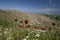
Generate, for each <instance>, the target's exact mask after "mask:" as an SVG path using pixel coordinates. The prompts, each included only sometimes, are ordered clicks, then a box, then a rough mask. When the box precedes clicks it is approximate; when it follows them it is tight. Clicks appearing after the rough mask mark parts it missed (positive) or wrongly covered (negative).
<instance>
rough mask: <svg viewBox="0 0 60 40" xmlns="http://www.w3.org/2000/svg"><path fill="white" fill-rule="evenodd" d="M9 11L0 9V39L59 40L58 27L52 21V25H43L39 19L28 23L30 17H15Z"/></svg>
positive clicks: (59, 28) (59, 31)
mask: <svg viewBox="0 0 60 40" xmlns="http://www.w3.org/2000/svg"><path fill="white" fill-rule="evenodd" d="M10 13H11V12H8V13H7V12H6V11H5V12H4V11H0V40H60V27H58V26H57V25H55V24H54V23H53V24H52V25H53V26H51V25H48V26H44V25H43V24H44V22H43V23H41V21H40V22H38V23H36V22H33V23H30V19H29V18H30V17H29V18H27V16H26V18H23V17H24V16H22V17H19V16H18V17H17V18H15V14H14V16H13V14H12V15H11V14H10ZM20 16H21V15H20ZM33 16H34V15H33ZM46 19H47V18H46ZM31 20H32V19H31ZM34 20H35V19H34ZM48 22H49V21H48ZM50 26H51V27H50ZM55 26H57V27H55Z"/></svg>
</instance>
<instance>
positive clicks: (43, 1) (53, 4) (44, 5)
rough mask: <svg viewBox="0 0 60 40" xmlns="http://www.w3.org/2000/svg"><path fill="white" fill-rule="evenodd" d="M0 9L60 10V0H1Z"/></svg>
mask: <svg viewBox="0 0 60 40" xmlns="http://www.w3.org/2000/svg"><path fill="white" fill-rule="evenodd" d="M0 9H14V10H20V11H31V12H49V11H60V0H0Z"/></svg>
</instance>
